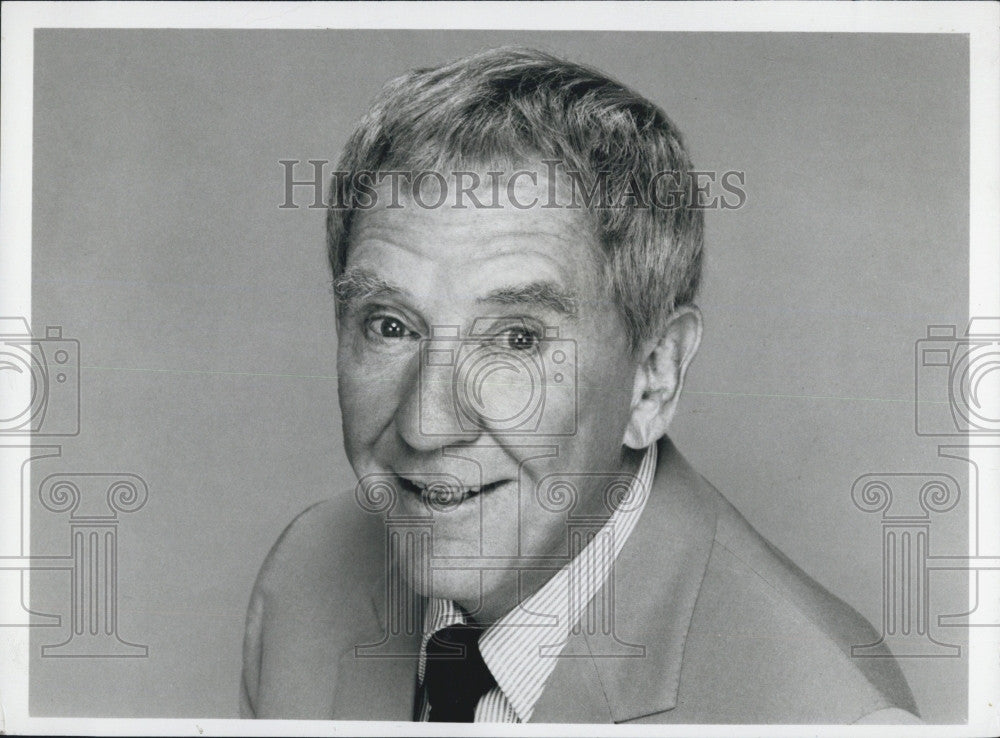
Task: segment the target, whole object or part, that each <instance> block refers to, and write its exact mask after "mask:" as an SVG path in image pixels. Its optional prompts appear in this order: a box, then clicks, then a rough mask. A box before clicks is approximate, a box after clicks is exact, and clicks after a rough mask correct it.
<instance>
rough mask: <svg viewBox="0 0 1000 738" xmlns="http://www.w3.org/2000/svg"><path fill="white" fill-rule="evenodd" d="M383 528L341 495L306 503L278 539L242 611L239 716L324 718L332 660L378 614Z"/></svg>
mask: <svg viewBox="0 0 1000 738" xmlns="http://www.w3.org/2000/svg"><path fill="white" fill-rule="evenodd" d="M382 530H383V528H382V526H381V524H380V523H379V520H378V518H377V516H375V515H371V514H368V513H366V512H364V511H363V510H361V509H360V507H359V506H358V505H357V504H355V501H354V496H353V492H347V493H345V494H343V495H339V496H337V497H335V498H333V499H330V500H325V501H323V502H319V503H316V504H315V505H312V506H311V507H309V508H307V509H306V510H304V511H303V512H301V513H300V514H299V515H298V516H296V517H295V519H294V520H292V522H291V523H289V525H288V526H287V527H286V528H285V530H284V532H282V534H281V535H280V536H279V537H278V540H277V541H276V542H275V544H274V545H273V546H272V547H271V550H270V552H269V553H268V555H267V557H266V558H265V560H264V563H263V565H262V566H261V568H260V572H259V573H258V575H257V580H256V583H255V584H254V588H253V593H252V594H251V597H250V606H249V608H248V610H247V618H246V629H245V633H244V640H243V677H242V692H241V699H240V714H241V715H242V716H244V717H278V716H280V717H302V718H307V717H308V718H316V717H329V712H328V708H329V704H328V703H329V701H330V698H331V695H332V690H331V685H333V684H334V682H335V679H336V664H337V661H338V658H339V656H340V654H341V653H342V652H343V651H344V650H345V649H347V648H349V647H350V646H351V644H352V643H353V641H352V640H351V638H352V637H353V636H356V634H357V633H358V632H360V631H364V630H366V629H370V628H371V627H372V623H373V622H374V621H375V618H376V614H375V610H374V607H373V605H372V601H371V592H372V587H373V584H374V583H375V582H376V581H377V577H379V576H380V575H381V574H382V566H383V562H384V556H383V554H382Z"/></svg>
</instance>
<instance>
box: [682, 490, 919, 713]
mask: <svg viewBox="0 0 1000 738" xmlns="http://www.w3.org/2000/svg"><path fill="white" fill-rule="evenodd" d="M709 488H710V493H711V494H712V495H713V497H714V505H715V507H716V510H717V516H718V517H717V520H718V523H717V526H716V536H715V541H714V544H713V548H712V553H711V555H710V557H709V563H708V567H707V570H706V573H705V578H704V580H703V583H702V588H701V591H700V593H699V599H698V604H697V608H696V614H695V617H694V618H693V619H692V631H691V633H690V634H689V638H690V642H689V646H690V647H691V650H689V652H688V655H689V656H690V662H689V663H690V664H691V668H692V670H694V671H695V672H698V673H699V674H698V678H697V679H696V681H701V680H702V679H707V680H712V681H711V682H709V683H712V682H714V683H715V684H716V685H718V686H719V687H722V686H723V685H726V684H728V686H729V690H728V692H719V691H715V690H713V691H714V692H715V695H716V698H717V699H718V695H720V694H725V695H726V696H725V698H724V699H725V700H727V701H729V708H728V709H730V710H732V712H733V713H734V714H733V717H734V719H738V720H739V722H746V721H747V720H748V719H752V720H757V719H760V720H761V721H765V722H766V721H768V720H774V721H777V722H788V721H794V722H830V723H845V722H854V721H856V720H860V719H863V718H864V717H865V716H866V715H869V714H871V713H874V712H877V711H879V710H885V709H890V708H898V709H901V710H905V711H907V712H910V713H913V714H916V713H917V710H916V706H915V704H914V701H913V696H912V694H911V692H910V689H909V686H908V685H907V683H906V680H905V678H904V677H903V674H902V671H901V670H900V668H899V665H898V664H897V662H896V661H895V659H893V658H892V657H891V654H890V653H889V652H888V650H886V651H884V654H883V656H884V657H883V658H856V657H853V656H852V654H851V648H852V646H854V645H866V644H872V643H876V642H877V641H878V640H879V636H878V634H877V633H876V631H875V630H874V628H872V626H871V624H869V623H868V621H867V620H865V619H864V618H863V617H862V616H861V615H860V614H859V613H858V612H857V611H856V610H854V609H853V608H851V607H850V606H849V605H847V604H846V603H844V602H843V601H841V600H840V599H838V598H837V597H835V596H834V595H833V594H831V593H830V592H829V591H827V590H826V589H825V588H823V587H822V586H821V585H820V584H819V583H818V582H816V581H815V580H814V579H812V578H811V577H810V576H809V575H808V574H806V573H805V572H804V571H803V570H802V569H800V568H799V567H798V566H796V565H795V564H794V563H793V562H792V561H791V560H789V559H788V558H787V557H786V556H785V555H784V554H782V553H781V551H779V550H778V549H777V548H775V547H774V546H773V545H772V544H771V543H770V542H768V541H767V540H766V539H765V538H763V537H762V536H761V535H760V534H759V533H758V532H757V531H756V530H754V529H753V528H752V527H751V526H750V524H749V523H748V522H747V521H746V520H745V519H744V518H743V516H742V515H740V513H739V512H738V511H737V510H736V509H735V508H734V507H733V506H732V505H731V504H730V503H729V502H728V501H726V500H725V498H723V497H722V495H721V494H719V493H718V492H717V491H716V490H715V489H714V488H711V487H710V485H709ZM720 657H721V658H720ZM688 661H689V660H688V659H687V658H686V659H685V662H688ZM682 683H683V682H682ZM717 708H718V704H716V709H717ZM748 716H754V717H752V718H749V717H748Z"/></svg>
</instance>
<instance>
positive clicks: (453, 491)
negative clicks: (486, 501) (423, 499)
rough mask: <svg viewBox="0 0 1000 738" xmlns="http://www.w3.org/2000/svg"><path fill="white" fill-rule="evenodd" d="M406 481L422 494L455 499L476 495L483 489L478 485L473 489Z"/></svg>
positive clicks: (415, 480)
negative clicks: (461, 496)
mask: <svg viewBox="0 0 1000 738" xmlns="http://www.w3.org/2000/svg"><path fill="white" fill-rule="evenodd" d="M408 481H409V482H410V483H411V484H413V486H414V487H416V488H417V489H419V490H420V492H421V493H422V494H437V495H442V496H452V497H457V496H458V495H463V496H468V495H478V494H479V493H480V492H481V491H482V489H483V488H482V486H480V485H476V486H474V487H472V486H470V487H453V486H451V485H448V484H443V483H441V482H421V481H420V480H417V479H410V480H408Z"/></svg>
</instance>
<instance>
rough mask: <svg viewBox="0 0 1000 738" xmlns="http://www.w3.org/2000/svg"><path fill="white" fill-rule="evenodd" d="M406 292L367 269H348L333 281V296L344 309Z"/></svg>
mask: <svg viewBox="0 0 1000 738" xmlns="http://www.w3.org/2000/svg"><path fill="white" fill-rule="evenodd" d="M403 293H404V290H403V289H402V288H400V287H397V286H396V285H394V284H392V283H391V282H386V281H385V280H384V279H382V278H381V277H379V276H376V275H375V273H374V272H370V271H368V270H367V269H348V270H347V271H345V272H344V273H343V274H341V275H340V276H339V277H337V278H336V279H334V280H333V295H334V297H335V298H336V299H337V302H338V303H340V305H341V306H342V307H345V308H349V307H350V306H351V305H353V304H354V303H356V302H358V301H360V300H368V299H371V298H373V297H397V296H399V295H402V294H403Z"/></svg>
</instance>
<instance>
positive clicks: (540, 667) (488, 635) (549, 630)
mask: <svg viewBox="0 0 1000 738" xmlns="http://www.w3.org/2000/svg"><path fill="white" fill-rule="evenodd" d="M656 456H657V448H656V444H653V445H651V446H650V447H649V448H648V449H647V450H646V452H645V454H644V455H643V459H642V462H641V463H640V465H639V469H638V472H637V473H636V475H635V476H634V477H632V479H631V480H630V481H629V485H628V489H627V492H626V494H625V495H623V496H622V497H621V498H620V499H619V500H617V502H618V504H617V506H616V508H615V510H614V512H613V513H612V514H611V516H610V517H609V518H608V519H607V521H606V522H605V523H604V524H603V525H602V526H601V528H600V530H599V531H597V533H596V534H595V535H594V536H593V538H592V539H591V540H590V541H589V542H588V543H587V544H586V546H584V548H583V549H582V550H581V551H580V553H579V554H577V555H576V556H575V557H574V558H573V559H572V560H571V561H570V562H569V563H568V564H567V565H566V566H564V567H563V568H562V569H560V570H559V571H558V572H556V574H555V575H554V576H553V577H552V578H551V579H550V580H549V581H548V582H546V583H545V585H543V586H542V587H541V589H539V590H538V591H537V592H535V593H534V594H533V595H532V596H531V597H528V598H527V599H525V600H524V601H523V602H522V603H520V604H519V605H518V606H517V607H516V608H514V609H513V610H511V611H510V612H509V613H507V615H505V616H504V617H503V618H501V619H500V620H499V621H497V622H496V623H494V624H493V625H492V626H490V627H489V628H487V629H486V630H485V631H484V633H483V636H482V637H481V638H480V641H479V649H480V651H481V652H482V655H483V659H484V660H485V662H486V665H487V666H488V667H489V669H490V671H491V672H492V674H493V677H494V678H495V679H496V681H497V685H498V686H499V687H500V689H501V690H502V691H503V693H504V695H505V696H506V697H507V699H508V701H509V702H510V704H511V707H512V708H513V709H514V712H515V713H516V714H517V716H518V719H519V720H521V722H527V721H528V720H530V719H531V715H532V712H533V711H534V708H535V703H536V702H537V701H538V698H539V696H540V695H541V693H542V689H543V688H544V686H545V682H546V680H547V679H548V678H549V676H550V675H551V674H552V670H553V669H554V668H555V666H556V663H557V661H558V658H557V657H558V656H559V654H560V653H561V651H562V649H563V646H565V644H566V641H567V639H568V638H569V635H570V632H571V631H572V629H573V628H574V626H575V625H576V624H577V623H578V622H579V620H580V618H581V616H582V614H583V612H584V609H585V608H586V606H587V604H588V603H589V602H590V601H591V599H593V597H594V595H595V594H597V592H598V591H599V590H600V589H601V587H602V586H603V585H604V583H605V580H606V579H607V577H608V574H609V572H610V571H611V567H612V565H613V564H614V561H615V559H616V558H617V557H618V554H619V553H620V552H621V549H622V547H623V546H624V545H625V541H626V540H628V537H629V536H630V535H631V533H632V530H633V529H634V528H635V524H636V522H637V521H638V519H639V516H640V515H641V514H642V511H643V509H644V508H645V506H646V501H647V500H648V498H649V491H650V488H651V486H652V480H653V474H654V471H655V469H656ZM616 477H617V475H616ZM617 479H620V477H617ZM464 622H466V617H465V613H464V612H463V611H462V610H461V608H459V607H458V606H457V605H455V603H453V602H452V601H451V600H446V599H440V598H438V599H431V600H430V601H429V603H428V607H427V609H426V611H425V614H424V634H423V639H422V642H421V645H420V656H419V660H418V664H417V675H418V678H419V680H420V681H421V683H422V682H423V676H424V669H425V666H426V660H427V656H426V647H427V642H428V641H429V640H430V638H431V636H433V635H434V633H436V632H437V631H439V630H441V629H442V628H446V627H448V626H450V625H455V624H457V623H464Z"/></svg>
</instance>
